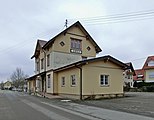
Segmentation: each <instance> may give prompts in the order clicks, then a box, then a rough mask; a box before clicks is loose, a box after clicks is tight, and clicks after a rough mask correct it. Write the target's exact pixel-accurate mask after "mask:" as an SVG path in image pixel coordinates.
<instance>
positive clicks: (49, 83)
mask: <svg viewBox="0 0 154 120" xmlns="http://www.w3.org/2000/svg"><path fill="white" fill-rule="evenodd" d="M47 77H48V78H47V79H48V88H50V87H51V75H50V74H49V75H48V76H47Z"/></svg>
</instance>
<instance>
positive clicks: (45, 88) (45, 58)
mask: <svg viewBox="0 0 154 120" xmlns="http://www.w3.org/2000/svg"><path fill="white" fill-rule="evenodd" d="M42 50H43V52H44V72H45V78H44V79H45V83H44V87H45V88H44V89H45V90H44V97H45V92H46V52H45V50H44V49H42Z"/></svg>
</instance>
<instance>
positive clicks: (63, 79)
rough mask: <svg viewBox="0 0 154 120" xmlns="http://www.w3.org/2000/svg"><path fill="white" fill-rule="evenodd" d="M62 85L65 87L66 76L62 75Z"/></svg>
mask: <svg viewBox="0 0 154 120" xmlns="http://www.w3.org/2000/svg"><path fill="white" fill-rule="evenodd" d="M61 86H62V87H65V77H61Z"/></svg>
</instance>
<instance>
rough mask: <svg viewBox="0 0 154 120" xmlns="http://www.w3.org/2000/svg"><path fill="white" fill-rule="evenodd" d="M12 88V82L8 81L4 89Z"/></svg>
mask: <svg viewBox="0 0 154 120" xmlns="http://www.w3.org/2000/svg"><path fill="white" fill-rule="evenodd" d="M11 87H12V82H10V81H6V82H5V83H4V89H7V90H8V89H10V88H11Z"/></svg>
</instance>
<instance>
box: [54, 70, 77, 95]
mask: <svg viewBox="0 0 154 120" xmlns="http://www.w3.org/2000/svg"><path fill="white" fill-rule="evenodd" d="M71 75H75V76H76V86H71ZM62 77H65V87H62V86H61V78H62ZM57 78H58V93H60V94H61V93H63V94H76V95H77V94H78V95H79V86H80V83H79V80H80V79H79V69H78V68H73V69H68V70H66V71H61V72H59V73H58V74H57Z"/></svg>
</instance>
